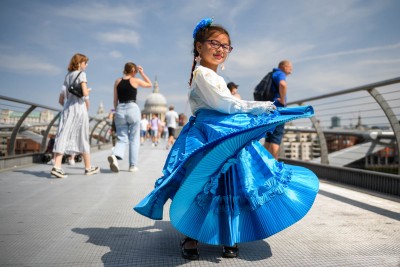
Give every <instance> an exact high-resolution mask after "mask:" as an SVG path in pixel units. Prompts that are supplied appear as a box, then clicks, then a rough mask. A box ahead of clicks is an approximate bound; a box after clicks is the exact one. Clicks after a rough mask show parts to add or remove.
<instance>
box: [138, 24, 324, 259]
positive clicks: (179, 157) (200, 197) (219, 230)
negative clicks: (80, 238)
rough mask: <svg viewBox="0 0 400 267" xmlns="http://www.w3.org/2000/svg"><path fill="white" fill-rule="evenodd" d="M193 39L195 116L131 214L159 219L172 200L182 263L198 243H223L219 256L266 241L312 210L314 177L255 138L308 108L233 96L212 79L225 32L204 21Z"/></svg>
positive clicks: (308, 112) (224, 49)
mask: <svg viewBox="0 0 400 267" xmlns="http://www.w3.org/2000/svg"><path fill="white" fill-rule="evenodd" d="M193 38H194V42H193V53H194V60H193V65H192V74H191V77H190V80H189V85H190V88H189V94H188V95H189V104H190V107H191V109H192V114H194V115H193V116H192V117H191V118H190V120H189V122H188V123H187V124H186V125H185V126H184V127H183V129H182V131H181V133H180V135H179V137H178V138H177V140H176V141H175V144H174V146H173V147H172V148H171V150H170V152H169V154H168V157H167V160H166V163H165V165H164V166H165V167H164V169H163V172H162V173H163V176H162V177H161V178H159V179H158V180H157V181H156V184H155V188H154V190H153V191H152V192H151V193H150V194H148V195H147V197H145V198H144V199H143V200H142V201H141V202H140V203H139V204H137V205H136V206H135V207H134V209H135V211H137V212H139V213H140V214H142V215H144V216H147V217H149V218H151V219H155V220H160V219H162V217H163V206H164V204H165V203H166V201H167V200H168V199H172V202H171V207H170V212H169V215H170V216H169V217H170V220H171V223H172V225H173V226H174V227H175V228H176V229H177V230H179V231H180V232H181V233H182V234H184V235H185V236H186V237H185V238H184V239H183V240H182V241H181V253H182V257H183V258H185V259H190V260H196V259H198V258H199V252H198V247H197V244H198V241H201V242H205V243H208V244H212V245H223V249H222V256H223V257H228V258H234V257H237V256H238V254H239V248H238V246H237V244H238V243H241V242H249V241H254V240H260V239H264V238H267V237H268V236H271V235H273V234H275V233H277V232H279V231H281V230H283V229H285V228H287V227H289V226H290V225H292V224H294V223H295V222H296V221H298V220H300V219H301V218H302V217H303V216H304V215H305V214H306V213H307V212H308V210H309V209H310V208H311V206H312V204H313V202H314V199H315V196H316V194H317V192H318V185H319V183H318V178H317V177H316V176H315V174H314V173H312V172H311V171H310V170H308V169H305V168H303V167H298V166H291V165H284V164H283V163H279V162H277V161H276V160H275V159H274V158H273V157H272V156H271V154H270V153H269V152H268V151H267V150H266V149H265V148H264V147H263V146H262V144H260V143H259V142H258V140H259V139H260V138H261V137H262V136H263V135H264V134H265V132H267V131H272V130H273V128H274V127H275V126H276V125H278V124H280V123H283V122H285V121H291V120H294V119H297V118H305V117H310V116H312V115H313V109H312V107H310V106H301V107H295V108H282V109H281V110H280V111H276V110H275V106H274V105H273V103H272V102H258V101H244V100H240V99H237V98H236V97H234V96H232V94H231V93H230V92H229V90H228V88H227V85H226V82H225V81H224V79H223V78H222V77H221V76H219V75H218V74H217V69H218V67H219V66H221V65H222V64H223V63H224V61H225V60H226V58H227V57H228V55H229V53H230V52H231V51H232V49H233V48H232V46H231V40H230V36H229V34H228V32H227V31H226V29H224V28H223V27H222V26H220V25H214V24H213V23H212V19H209V18H206V19H203V20H202V21H201V22H199V23H198V24H197V26H196V28H195V30H194V32H193Z"/></svg>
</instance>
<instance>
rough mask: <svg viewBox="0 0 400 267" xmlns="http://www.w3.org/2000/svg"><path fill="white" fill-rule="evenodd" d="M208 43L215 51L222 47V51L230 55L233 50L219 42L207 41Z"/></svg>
mask: <svg viewBox="0 0 400 267" xmlns="http://www.w3.org/2000/svg"><path fill="white" fill-rule="evenodd" d="M206 42H208V43H210V45H211V47H212V48H214V49H219V48H220V47H222V50H224V52H225V53H230V52H231V51H232V49H233V47H232V46H230V45H226V44H221V43H220V42H218V41H217V40H206Z"/></svg>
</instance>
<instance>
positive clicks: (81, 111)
mask: <svg viewBox="0 0 400 267" xmlns="http://www.w3.org/2000/svg"><path fill="white" fill-rule="evenodd" d="M88 61H89V58H88V57H87V56H85V55H83V54H79V53H77V54H75V55H74V56H73V57H72V58H71V60H70V63H69V66H68V73H67V75H66V76H65V80H64V86H65V88H68V87H69V86H70V85H72V84H73V83H74V82H75V84H80V85H81V87H82V92H83V96H84V97H88V96H89V90H88V87H87V78H86V73H85V70H86V68H87V66H88ZM84 97H78V96H75V95H73V94H71V93H70V92H68V91H66V100H67V101H66V102H65V103H63V104H64V107H63V111H62V113H61V118H60V122H59V125H58V131H57V135H56V138H55V142H54V148H53V152H54V153H55V158H54V161H55V163H54V167H53V168H52V170H51V174H52V175H54V176H56V177H57V178H65V177H67V174H66V173H65V172H64V171H63V169H62V168H61V163H62V158H63V155H64V154H69V155H71V154H76V153H80V154H82V157H83V161H84V164H85V175H92V174H95V173H98V172H99V170H100V169H99V167H95V166H92V165H91V164H90V144H89V116H88V110H87V101H86V100H87V99H86V98H84ZM60 104H61V103H60Z"/></svg>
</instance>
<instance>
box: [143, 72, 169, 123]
mask: <svg viewBox="0 0 400 267" xmlns="http://www.w3.org/2000/svg"><path fill="white" fill-rule="evenodd" d="M166 112H167V100H166V99H165V97H164V96H163V95H162V94H161V93H160V89H159V87H158V82H157V77H156V79H155V81H154V86H153V93H151V94H150V95H149V96H148V97H147V98H146V101H145V103H144V109H143V110H142V114H146V117H147V119H151V116H152V115H153V114H158V118H159V119H160V120H161V121H164V120H165V113H166Z"/></svg>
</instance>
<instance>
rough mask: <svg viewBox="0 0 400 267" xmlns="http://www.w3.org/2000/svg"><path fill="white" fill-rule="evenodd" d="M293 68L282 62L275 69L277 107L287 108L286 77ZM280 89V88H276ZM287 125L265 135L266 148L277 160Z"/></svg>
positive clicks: (275, 99) (274, 87)
mask: <svg viewBox="0 0 400 267" xmlns="http://www.w3.org/2000/svg"><path fill="white" fill-rule="evenodd" d="M292 70H293V66H292V63H291V62H290V61H289V60H282V61H281V62H280V63H279V65H278V68H274V70H273V73H272V80H273V82H272V88H273V89H274V91H275V95H274V99H273V101H274V104H275V106H277V107H285V106H286V101H287V83H286V77H287V76H288V75H290V74H291V73H292ZM276 87H279V88H276ZM284 130H285V124H284V123H282V124H280V125H278V126H276V127H275V130H274V131H273V132H267V133H266V135H265V141H264V147H265V148H266V149H267V150H268V151H269V153H271V155H272V156H274V158H275V159H276V160H278V157H279V147H280V144H281V142H282V138H283V134H284Z"/></svg>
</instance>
